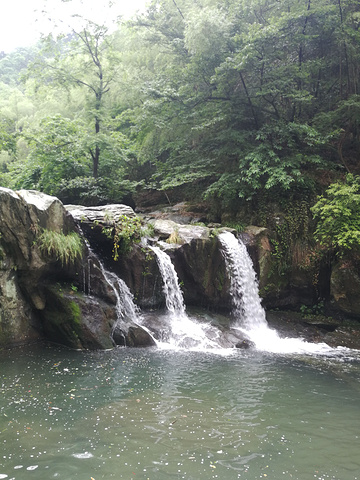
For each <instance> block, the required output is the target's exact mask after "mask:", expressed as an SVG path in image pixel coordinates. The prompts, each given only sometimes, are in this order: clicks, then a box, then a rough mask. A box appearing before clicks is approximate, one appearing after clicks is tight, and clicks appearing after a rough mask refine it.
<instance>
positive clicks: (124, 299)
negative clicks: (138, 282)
mask: <svg viewBox="0 0 360 480" xmlns="http://www.w3.org/2000/svg"><path fill="white" fill-rule="evenodd" d="M100 267H101V271H102V273H103V275H104V278H105V280H106V281H107V283H108V285H110V287H111V288H112V289H113V291H114V294H115V296H116V313H117V318H118V321H119V320H124V319H129V320H132V321H133V322H137V321H138V319H139V316H140V309H139V307H138V306H137V305H135V303H134V296H133V294H132V293H131V292H130V289H129V287H128V286H127V285H126V283H125V282H124V280H122V279H121V278H119V277H118V276H117V275H116V274H115V273H112V272H108V271H107V270H106V269H105V267H104V266H103V265H102V263H101V262H100Z"/></svg>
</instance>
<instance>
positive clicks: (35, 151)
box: [19, 115, 90, 194]
mask: <svg viewBox="0 0 360 480" xmlns="http://www.w3.org/2000/svg"><path fill="white" fill-rule="evenodd" d="M83 135H84V133H83V125H81V123H80V122H77V121H74V120H70V119H68V118H64V117H62V116H61V115H55V116H54V117H47V118H44V119H43V120H42V121H41V122H40V126H39V127H38V128H36V129H35V130H34V131H33V132H31V133H29V134H27V136H26V138H27V141H28V143H29V147H30V154H29V159H28V162H27V166H26V167H27V168H26V169H25V170H24V172H23V174H22V178H21V179H20V180H19V182H20V183H21V184H22V186H23V187H25V188H33V189H37V190H41V191H44V192H46V193H49V194H57V193H58V189H59V185H60V184H61V182H62V181H66V180H70V179H73V178H76V177H78V176H80V175H84V174H85V173H87V172H89V165H90V159H89V155H88V154H87V152H86V149H85V147H84V145H83V143H82V136H83Z"/></svg>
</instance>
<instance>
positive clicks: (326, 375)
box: [0, 346, 360, 480]
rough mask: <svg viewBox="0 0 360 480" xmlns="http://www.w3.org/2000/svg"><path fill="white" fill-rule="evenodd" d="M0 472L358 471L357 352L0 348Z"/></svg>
mask: <svg viewBox="0 0 360 480" xmlns="http://www.w3.org/2000/svg"><path fill="white" fill-rule="evenodd" d="M0 367H1V370H0V390H1V396H0V432H1V435H0V479H2V478H7V479H16V480H21V479H26V480H27V479H36V480H45V479H46V480H48V479H52V478H57V479H62V480H70V479H81V480H90V479H91V478H93V479H95V480H99V479H112V478H114V479H127V480H130V479H143V480H145V479H151V480H162V479H188V480H190V479H194V480H197V479H221V480H231V479H238V478H241V479H246V480H253V479H267V480H270V479H271V480H279V479H293V480H307V479H318V480H325V479H336V480H355V479H360V439H359V437H360V362H359V360H357V359H356V358H353V357H352V356H351V355H350V356H349V357H347V356H344V355H343V356H342V357H341V358H338V357H334V358H332V357H324V356H322V357H311V356H305V357H300V356H291V355H288V356H277V355H270V354H264V353H259V352H249V351H246V352H244V351H234V352H233V353H232V355H228V356H221V355H215V354H209V353H204V352H202V353H201V352H174V351H161V350H157V349H150V350H143V349H138V350H137V349H124V348H119V349H116V350H114V351H111V352H96V353H94V352H93V353H90V352H73V351H68V350H66V349H62V348H58V347H54V346H47V347H44V346H43V347H32V348H27V349H15V350H11V351H5V352H0Z"/></svg>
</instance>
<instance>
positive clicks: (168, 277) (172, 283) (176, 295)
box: [150, 246, 185, 315]
mask: <svg viewBox="0 0 360 480" xmlns="http://www.w3.org/2000/svg"><path fill="white" fill-rule="evenodd" d="M150 248H151V250H152V251H153V252H154V253H155V255H156V258H157V264H158V267H159V270H160V273H161V277H162V279H163V284H164V295H165V301H166V308H167V309H168V310H169V311H170V312H172V313H177V314H179V315H182V314H183V313H185V305H184V299H183V295H182V292H181V290H180V286H179V279H178V276H177V273H176V270H175V268H174V265H173V264H172V262H171V260H170V257H169V255H167V254H166V253H165V252H163V251H162V250H161V249H160V248H159V247H154V246H153V247H150Z"/></svg>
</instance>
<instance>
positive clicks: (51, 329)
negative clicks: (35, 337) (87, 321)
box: [42, 285, 82, 348]
mask: <svg viewBox="0 0 360 480" xmlns="http://www.w3.org/2000/svg"><path fill="white" fill-rule="evenodd" d="M46 300H47V301H46V308H45V310H44V311H43V313H42V316H43V328H44V333H45V335H46V337H47V338H48V339H49V340H51V341H54V342H56V343H61V344H64V345H68V346H69V347H71V348H82V345H81V341H80V338H79V337H80V336H81V323H82V314H81V308H80V306H79V305H78V303H77V302H76V301H75V300H73V299H72V298H71V296H70V295H67V294H65V293H64V291H63V288H61V287H60V286H59V285H54V286H52V287H50V288H48V289H47V291H46Z"/></svg>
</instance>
